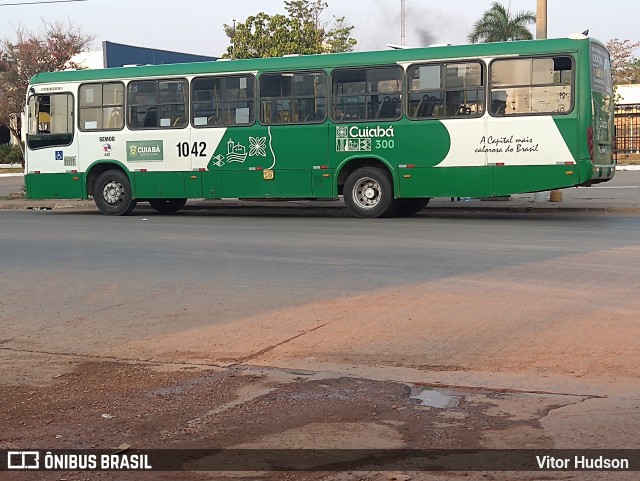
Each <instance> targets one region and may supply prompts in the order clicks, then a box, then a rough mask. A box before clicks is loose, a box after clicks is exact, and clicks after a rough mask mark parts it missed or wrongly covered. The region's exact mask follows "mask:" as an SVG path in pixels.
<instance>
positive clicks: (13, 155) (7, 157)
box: [0, 145, 24, 164]
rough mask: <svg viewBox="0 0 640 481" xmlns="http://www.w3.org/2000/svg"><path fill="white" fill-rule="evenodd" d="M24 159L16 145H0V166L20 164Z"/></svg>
mask: <svg viewBox="0 0 640 481" xmlns="http://www.w3.org/2000/svg"><path fill="white" fill-rule="evenodd" d="M23 162H24V157H23V155H22V151H21V150H20V147H18V146H17V145H0V164H22V163H23Z"/></svg>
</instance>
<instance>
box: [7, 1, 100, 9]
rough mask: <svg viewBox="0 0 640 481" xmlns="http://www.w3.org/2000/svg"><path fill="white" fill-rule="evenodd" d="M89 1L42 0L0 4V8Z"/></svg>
mask: <svg viewBox="0 0 640 481" xmlns="http://www.w3.org/2000/svg"><path fill="white" fill-rule="evenodd" d="M87 1H88V0H40V1H37V2H15V3H0V7H15V6H16V5H40V4H43V3H70V2H87Z"/></svg>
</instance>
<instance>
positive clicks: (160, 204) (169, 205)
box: [149, 199, 187, 214]
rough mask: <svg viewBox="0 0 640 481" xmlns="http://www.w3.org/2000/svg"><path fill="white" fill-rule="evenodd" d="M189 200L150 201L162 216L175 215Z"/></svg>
mask: <svg viewBox="0 0 640 481" xmlns="http://www.w3.org/2000/svg"><path fill="white" fill-rule="evenodd" d="M186 203H187V199H150V200H149V205H150V206H151V207H153V208H154V209H155V210H156V211H158V212H159V213H161V214H173V213H175V212H178V211H179V210H180V209H182V208H183V207H184V206H185V204H186Z"/></svg>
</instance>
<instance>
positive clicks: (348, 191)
mask: <svg viewBox="0 0 640 481" xmlns="http://www.w3.org/2000/svg"><path fill="white" fill-rule="evenodd" d="M343 194H344V203H345V204H346V205H347V209H349V212H351V214H353V215H354V216H356V217H360V218H363V219H370V218H375V217H389V216H390V215H392V214H393V211H394V209H395V199H394V198H393V182H392V181H391V176H390V175H389V173H388V172H386V171H384V170H382V169H377V168H375V167H361V168H359V169H356V170H354V171H353V172H352V173H351V174H350V175H349V177H347V181H346V182H345V184H344V189H343Z"/></svg>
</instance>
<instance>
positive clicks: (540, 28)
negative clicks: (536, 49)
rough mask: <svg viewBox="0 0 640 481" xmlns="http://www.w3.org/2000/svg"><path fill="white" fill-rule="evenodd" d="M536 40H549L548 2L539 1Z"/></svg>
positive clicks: (544, 0) (545, 0)
mask: <svg viewBox="0 0 640 481" xmlns="http://www.w3.org/2000/svg"><path fill="white" fill-rule="evenodd" d="M536 38H538V39H540V38H547V0H538V12H537V13H536Z"/></svg>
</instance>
